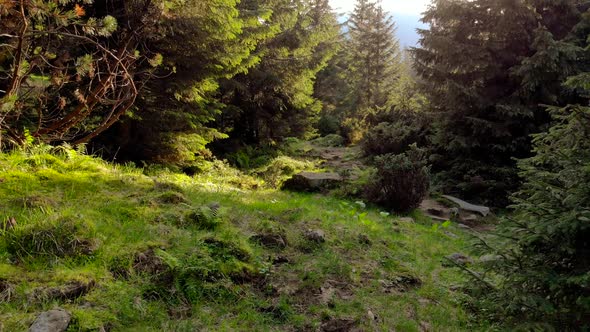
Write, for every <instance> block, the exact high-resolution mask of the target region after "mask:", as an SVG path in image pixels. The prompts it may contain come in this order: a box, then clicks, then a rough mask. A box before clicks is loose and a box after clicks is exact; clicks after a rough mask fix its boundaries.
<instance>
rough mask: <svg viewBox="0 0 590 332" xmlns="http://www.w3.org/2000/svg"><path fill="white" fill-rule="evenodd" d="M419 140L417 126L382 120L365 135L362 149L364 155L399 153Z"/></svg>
mask: <svg viewBox="0 0 590 332" xmlns="http://www.w3.org/2000/svg"><path fill="white" fill-rule="evenodd" d="M420 140H421V131H420V129H419V128H416V127H413V126H412V125H408V124H407V123H404V122H382V123H380V124H378V125H377V126H375V127H373V129H371V130H370V131H369V132H368V133H367V134H366V135H365V138H364V139H363V141H362V149H363V152H364V153H365V155H366V156H376V155H382V154H387V153H392V154H400V153H404V152H405V151H406V150H407V149H408V148H409V146H410V145H411V144H414V143H418V142H420Z"/></svg>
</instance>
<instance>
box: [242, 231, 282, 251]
mask: <svg viewBox="0 0 590 332" xmlns="http://www.w3.org/2000/svg"><path fill="white" fill-rule="evenodd" d="M250 240H251V241H253V242H256V243H259V244H261V245H263V246H265V247H267V248H278V249H285V248H286V247H287V239H286V237H285V236H283V235H281V234H258V235H254V236H252V237H251V238H250Z"/></svg>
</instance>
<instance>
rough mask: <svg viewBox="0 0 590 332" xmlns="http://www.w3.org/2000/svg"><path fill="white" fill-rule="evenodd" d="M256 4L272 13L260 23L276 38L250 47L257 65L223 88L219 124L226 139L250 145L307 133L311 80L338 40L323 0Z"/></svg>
mask: <svg viewBox="0 0 590 332" xmlns="http://www.w3.org/2000/svg"><path fill="white" fill-rule="evenodd" d="M259 5H260V6H261V7H263V8H268V9H270V10H272V16H271V17H270V18H269V19H268V20H267V21H266V22H265V24H267V25H269V26H272V27H273V28H275V29H277V31H278V34H277V35H276V36H274V37H272V38H269V39H267V40H265V41H264V42H263V43H261V44H259V46H258V47H257V48H256V50H255V53H256V54H259V55H260V57H261V60H260V63H259V64H258V65H257V66H255V67H254V68H252V69H251V70H249V71H248V72H247V73H242V74H240V75H237V76H236V77H235V78H233V79H230V80H226V81H225V82H224V83H223V89H222V92H223V96H222V99H221V100H222V102H223V103H225V104H226V105H227V109H226V111H225V112H224V114H223V116H222V117H221V118H220V119H219V123H220V125H221V126H222V128H224V129H225V130H227V131H230V132H231V133H230V136H231V138H232V139H237V140H239V141H241V142H242V143H245V144H253V145H257V144H262V143H269V142H273V141H277V140H281V139H282V138H283V137H287V136H296V137H305V136H306V135H308V134H310V133H311V132H312V130H313V127H312V125H313V123H314V121H315V120H316V118H317V116H318V114H319V111H320V109H321V104H320V103H319V101H318V100H317V99H316V98H314V96H313V92H314V90H313V88H314V82H315V78H316V75H317V73H318V72H319V71H320V70H321V69H323V68H324V67H325V66H326V64H327V61H328V60H329V59H330V58H331V57H332V56H333V55H334V53H335V51H336V46H337V45H335V43H334V40H335V38H336V36H337V35H338V24H337V21H336V16H335V14H334V13H333V12H332V10H331V8H330V6H329V2H328V0H305V1H304V0H298V1H286V0H276V1H275V0H273V1H270V0H269V1H261V3H260V4H259Z"/></svg>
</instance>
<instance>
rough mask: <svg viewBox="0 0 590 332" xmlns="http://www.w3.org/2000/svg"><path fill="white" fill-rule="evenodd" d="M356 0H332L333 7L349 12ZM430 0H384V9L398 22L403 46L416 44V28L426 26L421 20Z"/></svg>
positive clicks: (382, 3) (398, 30)
mask: <svg viewBox="0 0 590 332" xmlns="http://www.w3.org/2000/svg"><path fill="white" fill-rule="evenodd" d="M355 2H356V0H330V4H331V5H332V8H334V9H335V10H336V11H337V12H338V13H348V12H351V11H352V10H353V9H354V4H355ZM429 3H430V0H382V1H381V5H382V6H383V9H385V10H386V11H388V12H390V13H391V14H392V15H393V18H394V20H395V21H396V23H397V37H398V39H399V41H400V44H401V46H402V47H411V46H416V44H417V43H418V38H419V36H418V33H417V32H416V28H424V27H425V26H424V24H422V23H421V22H420V17H421V16H422V15H421V14H422V12H424V11H425V10H426V7H427V5H428V4H429Z"/></svg>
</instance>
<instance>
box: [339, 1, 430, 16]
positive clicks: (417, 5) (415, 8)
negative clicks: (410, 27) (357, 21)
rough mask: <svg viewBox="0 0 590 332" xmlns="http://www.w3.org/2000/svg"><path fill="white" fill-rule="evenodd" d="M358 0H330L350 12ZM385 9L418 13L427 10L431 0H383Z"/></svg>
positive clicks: (401, 12)
mask: <svg viewBox="0 0 590 332" xmlns="http://www.w3.org/2000/svg"><path fill="white" fill-rule="evenodd" d="M355 2H356V0H330V3H331V5H332V7H333V8H334V9H336V10H337V11H338V12H349V11H352V9H353V8H354V3H355ZM381 3H382V5H383V8H384V9H385V10H387V11H388V12H390V13H392V14H409V15H418V14H421V13H422V12H423V11H425V10H426V6H427V5H428V4H429V3H430V0H382V2H381Z"/></svg>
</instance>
